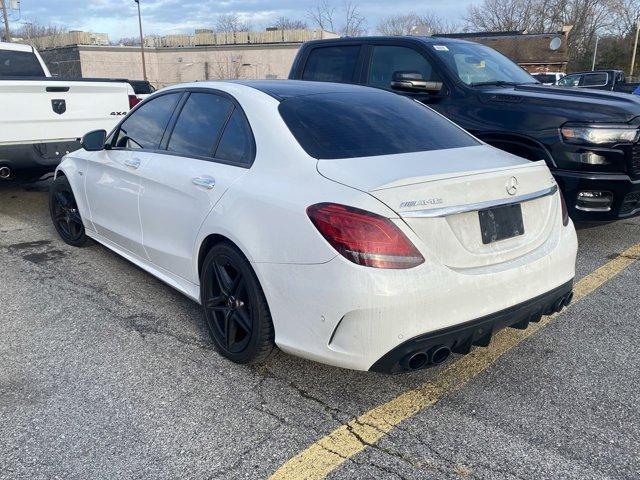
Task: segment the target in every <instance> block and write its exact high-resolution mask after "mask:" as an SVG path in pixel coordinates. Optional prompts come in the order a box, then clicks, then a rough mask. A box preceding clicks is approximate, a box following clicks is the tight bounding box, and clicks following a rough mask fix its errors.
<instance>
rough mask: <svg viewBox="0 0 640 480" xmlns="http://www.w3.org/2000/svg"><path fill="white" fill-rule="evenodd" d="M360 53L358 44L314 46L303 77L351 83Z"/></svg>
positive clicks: (304, 78) (321, 80) (320, 80)
mask: <svg viewBox="0 0 640 480" xmlns="http://www.w3.org/2000/svg"><path fill="white" fill-rule="evenodd" d="M359 53H360V47H359V46H357V45H340V46H335V47H321V48H314V49H313V50H311V53H310V54H309V57H308V58H307V63H306V64H305V66H304V72H302V79H303V80H315V81H318V82H339V83H351V82H352V81H353V77H354V71H355V68H356V63H357V61H358V54H359Z"/></svg>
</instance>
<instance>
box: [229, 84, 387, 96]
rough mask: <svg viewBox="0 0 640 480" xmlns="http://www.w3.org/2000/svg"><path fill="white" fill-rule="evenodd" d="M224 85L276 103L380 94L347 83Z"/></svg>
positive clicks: (378, 90)
mask: <svg viewBox="0 0 640 480" xmlns="http://www.w3.org/2000/svg"><path fill="white" fill-rule="evenodd" d="M226 83H234V84H240V85H244V86H247V87H251V88H254V89H256V90H259V91H261V92H263V93H266V94H267V95H269V96H271V97H273V98H275V99H276V100H278V101H283V100H286V99H288V98H294V97H302V96H306V95H317V94H321V93H357V92H362V91H363V90H366V91H371V92H382V90H380V89H378V88H371V87H365V86H363V85H351V84H348V83H332V82H313V81H307V80H233V81H228V82H226Z"/></svg>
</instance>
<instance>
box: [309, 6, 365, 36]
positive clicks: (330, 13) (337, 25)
mask: <svg viewBox="0 0 640 480" xmlns="http://www.w3.org/2000/svg"><path fill="white" fill-rule="evenodd" d="M307 17H308V18H309V20H310V21H311V23H313V24H314V25H315V26H316V27H317V28H320V29H322V30H327V31H329V32H334V33H339V34H341V35H343V36H347V37H357V36H359V35H363V34H364V33H365V32H366V20H365V18H364V16H363V15H362V14H361V13H360V10H359V8H358V4H357V3H356V2H354V1H352V0H345V1H344V2H343V3H342V5H341V8H340V9H338V8H336V7H335V6H333V4H332V3H330V1H329V0H320V1H319V2H318V3H317V4H316V5H315V7H313V8H312V9H310V10H309V11H307Z"/></svg>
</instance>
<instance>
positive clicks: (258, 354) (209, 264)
mask: <svg viewBox="0 0 640 480" xmlns="http://www.w3.org/2000/svg"><path fill="white" fill-rule="evenodd" d="M200 298H201V299H202V308H203V310H204V315H205V319H206V324H207V329H208V330H209V335H210V336H211V339H212V340H213V344H214V346H215V348H216V350H217V351H218V352H219V353H220V354H221V355H223V356H224V357H226V358H228V359H229V360H231V361H233V362H235V363H240V364H256V363H261V362H263V361H264V360H265V359H266V358H267V357H268V356H269V355H270V354H271V352H272V351H273V350H274V347H275V343H274V328H273V322H272V321H271V314H270V313H269V306H268V305H267V300H266V298H265V296H264V292H263V291H262V288H261V286H260V282H259V281H258V278H257V277H256V274H255V272H254V271H253V269H252V268H251V265H250V264H249V262H248V261H247V259H246V258H245V257H244V255H242V253H241V252H240V251H239V250H238V249H237V248H235V247H234V246H233V245H231V244H230V243H227V242H221V243H218V244H216V245H214V246H213V247H212V248H211V250H209V252H208V254H207V256H206V258H205V260H204V263H203V266H202V273H201V278H200Z"/></svg>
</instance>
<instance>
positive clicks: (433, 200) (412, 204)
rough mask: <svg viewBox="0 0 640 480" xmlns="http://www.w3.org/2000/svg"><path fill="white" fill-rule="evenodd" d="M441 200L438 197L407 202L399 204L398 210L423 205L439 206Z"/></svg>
mask: <svg viewBox="0 0 640 480" xmlns="http://www.w3.org/2000/svg"><path fill="white" fill-rule="evenodd" d="M442 202H443V200H442V198H440V197H437V198H425V199H423V200H409V201H407V202H402V203H401V204H400V208H409V207H421V206H424V205H440V204H442Z"/></svg>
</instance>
